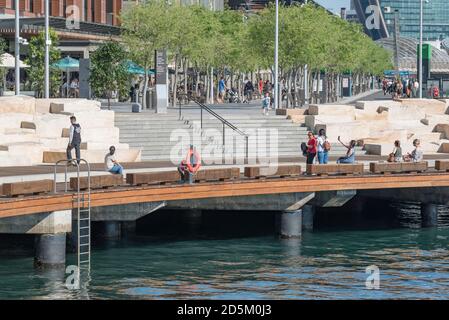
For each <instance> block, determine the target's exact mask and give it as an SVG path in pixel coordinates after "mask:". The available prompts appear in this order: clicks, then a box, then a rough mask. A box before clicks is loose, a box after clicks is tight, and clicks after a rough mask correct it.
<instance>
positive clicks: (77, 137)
mask: <svg viewBox="0 0 449 320" xmlns="http://www.w3.org/2000/svg"><path fill="white" fill-rule="evenodd" d="M70 123H71V125H70V129H69V130H70V131H69V132H70V134H69V144H68V145H67V160H72V149H73V148H75V155H76V162H78V164H79V163H80V160H81V151H80V146H81V126H80V125H79V123H77V122H76V117H75V116H71V117H70Z"/></svg>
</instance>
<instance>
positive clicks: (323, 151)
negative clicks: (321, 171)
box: [317, 129, 329, 164]
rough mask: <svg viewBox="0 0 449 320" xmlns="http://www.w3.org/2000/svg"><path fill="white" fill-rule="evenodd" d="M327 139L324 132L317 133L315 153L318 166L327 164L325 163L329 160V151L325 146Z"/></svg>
mask: <svg viewBox="0 0 449 320" xmlns="http://www.w3.org/2000/svg"><path fill="white" fill-rule="evenodd" d="M328 143H329V142H328V141H327V137H326V131H324V129H320V131H319V132H318V138H317V151H318V162H319V163H320V164H327V161H328V159H329V150H328V148H326V145H328Z"/></svg>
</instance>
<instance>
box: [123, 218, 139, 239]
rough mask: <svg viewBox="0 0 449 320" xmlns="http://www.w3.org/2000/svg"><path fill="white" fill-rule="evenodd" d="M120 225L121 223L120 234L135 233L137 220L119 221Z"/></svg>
mask: <svg viewBox="0 0 449 320" xmlns="http://www.w3.org/2000/svg"><path fill="white" fill-rule="evenodd" d="M121 225H122V235H124V236H129V235H133V234H136V225H137V222H136V221H135V220H134V221H123V222H122V223H121Z"/></svg>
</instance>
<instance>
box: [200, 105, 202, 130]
mask: <svg viewBox="0 0 449 320" xmlns="http://www.w3.org/2000/svg"><path fill="white" fill-rule="evenodd" d="M200 109H201V129H203V107H202V106H200Z"/></svg>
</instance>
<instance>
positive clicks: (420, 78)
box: [418, 0, 424, 99]
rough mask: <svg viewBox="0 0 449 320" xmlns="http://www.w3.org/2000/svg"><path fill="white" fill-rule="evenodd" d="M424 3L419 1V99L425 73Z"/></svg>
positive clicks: (421, 0)
mask: <svg viewBox="0 0 449 320" xmlns="http://www.w3.org/2000/svg"><path fill="white" fill-rule="evenodd" d="M423 1H424V0H419V3H420V11H419V51H418V54H419V98H420V99H422V88H423V87H422V86H423V72H422V67H423V66H422V51H423V47H422V46H423Z"/></svg>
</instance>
